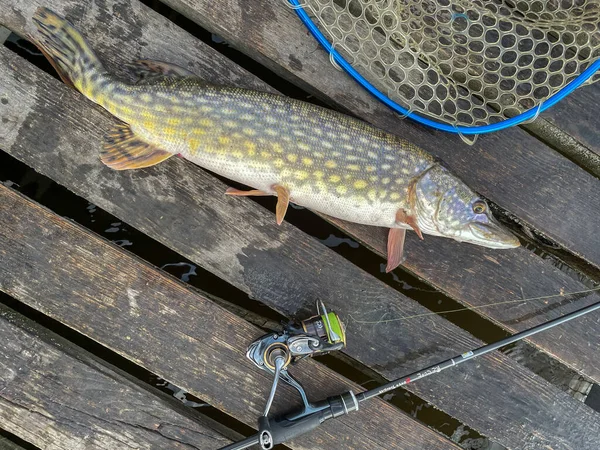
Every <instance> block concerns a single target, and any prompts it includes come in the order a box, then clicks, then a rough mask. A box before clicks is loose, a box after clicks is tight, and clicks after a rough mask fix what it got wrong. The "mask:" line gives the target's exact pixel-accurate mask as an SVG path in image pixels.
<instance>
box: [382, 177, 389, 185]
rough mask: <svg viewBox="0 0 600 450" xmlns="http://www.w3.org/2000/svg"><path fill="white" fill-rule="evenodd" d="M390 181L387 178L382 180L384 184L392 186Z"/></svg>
mask: <svg viewBox="0 0 600 450" xmlns="http://www.w3.org/2000/svg"><path fill="white" fill-rule="evenodd" d="M390 181H391V180H390V179H389V178H387V177H386V178H382V179H381V182H382V183H383V184H390Z"/></svg>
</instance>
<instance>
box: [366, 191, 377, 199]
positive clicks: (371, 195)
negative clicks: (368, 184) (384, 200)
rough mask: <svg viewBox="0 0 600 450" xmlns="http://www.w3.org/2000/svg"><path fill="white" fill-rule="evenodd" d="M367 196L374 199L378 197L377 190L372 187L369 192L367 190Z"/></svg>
mask: <svg viewBox="0 0 600 450" xmlns="http://www.w3.org/2000/svg"><path fill="white" fill-rule="evenodd" d="M367 197H369V200H371V201H374V200H376V199H377V191H376V190H375V189H371V190H370V191H369V192H367Z"/></svg>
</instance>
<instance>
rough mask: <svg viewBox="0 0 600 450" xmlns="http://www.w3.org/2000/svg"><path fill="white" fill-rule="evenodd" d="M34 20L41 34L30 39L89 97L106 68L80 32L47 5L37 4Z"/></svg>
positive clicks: (58, 69) (66, 81) (64, 77)
mask: <svg viewBox="0 0 600 450" xmlns="http://www.w3.org/2000/svg"><path fill="white" fill-rule="evenodd" d="M33 21H34V22H35V24H36V26H37V29H38V31H39V33H40V35H41V38H40V39H36V38H33V40H34V42H35V43H36V45H37V46H38V47H39V48H40V50H41V51H42V53H44V55H45V56H46V57H47V58H48V60H49V61H50V63H51V64H52V65H53V66H54V68H55V69H56V71H57V72H58V74H59V75H60V77H61V79H62V80H63V81H64V82H65V83H66V84H68V85H70V86H73V87H75V88H76V89H78V90H79V91H80V92H81V93H83V94H84V95H85V96H87V97H89V98H92V97H93V87H94V84H95V83H96V82H97V81H98V79H99V77H100V76H102V75H104V74H105V71H104V67H103V66H102V63H101V62H100V60H99V59H98V57H97V56H96V55H95V54H94V52H93V51H92V49H91V48H90V47H89V45H88V44H87V42H86V41H85V39H84V38H83V36H82V35H81V33H79V31H77V30H76V29H75V27H73V25H71V23H69V22H68V21H67V20H65V19H63V18H62V17H60V16H59V15H57V14H56V13H54V12H53V11H51V10H49V9H48V8H44V7H39V8H38V9H37V10H36V12H35V14H34V15H33Z"/></svg>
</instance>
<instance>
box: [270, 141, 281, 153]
mask: <svg viewBox="0 0 600 450" xmlns="http://www.w3.org/2000/svg"><path fill="white" fill-rule="evenodd" d="M271 146H272V147H273V150H274V151H275V152H276V153H283V147H282V146H281V144H278V143H277V142H273V143H272V144H271Z"/></svg>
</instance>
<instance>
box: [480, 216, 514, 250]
mask: <svg viewBox="0 0 600 450" xmlns="http://www.w3.org/2000/svg"><path fill="white" fill-rule="evenodd" d="M468 234H469V235H470V236H469V239H468V240H469V241H470V242H472V243H474V244H477V245H481V246H483V247H488V248H516V247H519V246H520V245H521V243H520V242H519V239H517V237H516V236H515V235H514V234H512V233H511V232H510V231H508V230H507V229H506V228H504V227H503V226H502V225H500V224H499V223H496V222H495V221H494V222H492V221H490V222H488V223H470V224H469V233H468Z"/></svg>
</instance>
